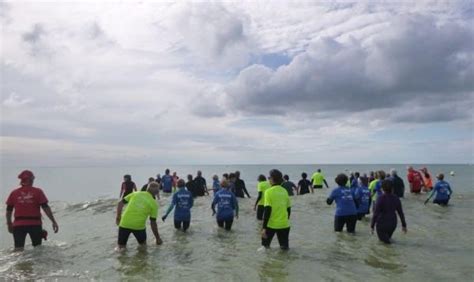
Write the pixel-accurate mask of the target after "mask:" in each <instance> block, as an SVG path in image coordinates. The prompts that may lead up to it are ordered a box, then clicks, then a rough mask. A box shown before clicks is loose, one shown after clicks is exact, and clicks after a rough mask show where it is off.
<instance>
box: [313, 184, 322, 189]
mask: <svg viewBox="0 0 474 282" xmlns="http://www.w3.org/2000/svg"><path fill="white" fill-rule="evenodd" d="M313 188H314V189H321V188H323V185H313Z"/></svg>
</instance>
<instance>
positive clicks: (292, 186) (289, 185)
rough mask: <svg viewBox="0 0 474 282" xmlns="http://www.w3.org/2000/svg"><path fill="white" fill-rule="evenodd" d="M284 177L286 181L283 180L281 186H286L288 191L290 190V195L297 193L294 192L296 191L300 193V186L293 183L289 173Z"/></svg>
mask: <svg viewBox="0 0 474 282" xmlns="http://www.w3.org/2000/svg"><path fill="white" fill-rule="evenodd" d="M283 179H284V181H283V183H282V184H281V186H282V187H283V188H285V189H286V191H288V195H289V196H294V195H295V193H294V192H296V193H297V194H298V187H296V185H295V183H293V182H291V181H290V177H289V176H288V174H285V175H284V176H283ZM293 191H294V192H293Z"/></svg>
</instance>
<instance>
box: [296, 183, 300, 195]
mask: <svg viewBox="0 0 474 282" xmlns="http://www.w3.org/2000/svg"><path fill="white" fill-rule="evenodd" d="M300 191H301V182H298V188H297V190H296V195H299V194H300Z"/></svg>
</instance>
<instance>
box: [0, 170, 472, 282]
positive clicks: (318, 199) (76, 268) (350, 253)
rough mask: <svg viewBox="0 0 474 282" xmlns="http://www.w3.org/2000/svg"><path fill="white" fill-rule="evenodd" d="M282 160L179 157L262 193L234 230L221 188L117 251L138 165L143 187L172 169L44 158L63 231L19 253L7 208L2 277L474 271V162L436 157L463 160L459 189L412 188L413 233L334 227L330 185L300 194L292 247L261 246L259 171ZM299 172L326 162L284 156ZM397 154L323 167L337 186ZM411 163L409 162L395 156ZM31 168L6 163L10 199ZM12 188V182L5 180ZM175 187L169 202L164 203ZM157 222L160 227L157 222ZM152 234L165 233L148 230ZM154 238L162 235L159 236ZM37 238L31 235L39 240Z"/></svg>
mask: <svg viewBox="0 0 474 282" xmlns="http://www.w3.org/2000/svg"><path fill="white" fill-rule="evenodd" d="M272 167H273V166H201V167H197V166H195V167H193V166H179V167H174V168H173V167H171V170H172V171H173V170H176V171H177V172H178V173H179V174H180V175H185V174H187V173H195V171H196V170H197V169H202V170H203V173H204V175H205V176H206V178H207V179H208V181H209V180H210V176H211V175H212V174H214V173H218V174H219V175H221V174H222V173H223V172H224V171H234V170H236V169H238V170H240V171H241V172H242V176H243V178H244V180H246V182H247V186H248V188H249V190H250V191H251V194H252V195H253V196H254V197H253V198H252V199H243V200H240V202H239V204H240V206H241V213H240V218H239V219H238V220H236V221H235V223H234V226H233V230H232V231H231V232H225V231H223V230H218V229H217V228H216V224H215V222H214V218H213V217H211V211H210V207H209V206H210V201H211V198H210V197H202V198H198V199H197V200H196V202H195V207H193V209H192V222H191V228H190V230H189V232H188V233H187V234H183V233H181V232H176V231H175V230H174V228H173V223H172V217H171V216H170V217H169V219H168V221H167V222H165V223H163V222H161V221H160V222H159V225H158V227H159V231H160V233H161V236H162V238H163V240H164V244H163V245H162V246H154V245H149V246H148V248H147V249H146V250H141V249H139V248H137V244H136V242H135V239H134V238H133V236H132V237H130V240H129V248H128V250H127V252H125V253H117V252H115V251H114V247H115V242H116V236H117V227H116V226H115V223H114V218H115V207H116V203H117V196H118V190H119V186H120V181H121V176H122V175H123V174H125V173H131V174H132V175H133V177H134V180H135V181H136V183H137V186H141V185H142V184H143V183H142V182H145V180H146V179H147V177H149V176H153V175H155V174H156V173H157V172H160V171H162V170H164V169H165V168H164V167H163V168H151V167H132V168H38V169H35V170H34V171H35V173H36V175H37V183H36V184H37V186H39V187H42V188H43V189H44V190H45V192H46V193H47V195H48V197H49V198H50V200H51V201H52V207H53V210H54V212H55V215H56V218H57V219H58V222H59V224H60V232H59V233H58V234H51V233H52V232H51V227H50V223H49V221H48V220H47V219H45V222H46V224H45V227H46V229H48V230H49V231H50V236H49V240H48V241H47V242H45V243H44V245H43V246H41V247H38V248H35V249H33V248H32V247H31V246H30V247H27V248H26V251H25V252H23V253H13V252H12V245H13V240H12V238H11V235H10V234H8V233H7V231H6V227H5V219H4V218H3V217H2V218H1V221H0V224H1V226H3V228H1V231H0V238H1V242H0V279H2V280H4V279H7V280H9V279H19V280H20V279H21V280H24V279H46V280H52V279H59V280H68V281H71V280H92V279H96V280H118V279H123V280H138V279H145V280H152V279H153V280H156V279H159V280H162V281H177V280H179V281H182V280H185V279H187V280H200V281H202V280H231V281H256V280H263V281H265V280H275V281H353V280H359V281H361V280H364V281H421V280H427V281H433V280H434V281H447V280H452V281H473V278H474V277H473V275H474V271H473V267H474V247H473V246H474V239H473V238H474V237H473V223H474V222H473V219H472V217H473V215H474V214H473V207H474V193H473V189H472V188H473V180H474V179H473V169H472V166H467V165H465V166H460V165H458V166H456V165H437V166H428V168H429V169H430V170H431V171H432V172H433V173H436V172H438V171H444V172H449V171H455V172H456V176H455V177H448V179H447V180H448V181H449V182H450V183H451V185H452V187H453V189H454V193H455V194H454V197H453V199H452V200H451V203H452V204H451V205H450V206H449V207H447V208H442V207H438V206H435V205H432V204H430V205H427V206H424V205H423V201H424V199H425V198H426V195H421V196H414V195H407V198H405V199H404V200H403V202H402V203H403V207H404V210H405V214H406V217H407V223H408V234H406V235H403V234H402V233H401V230H399V229H397V231H396V232H395V235H394V240H395V243H394V244H393V245H391V246H385V245H382V244H380V243H379V242H378V240H377V238H376V236H372V235H370V232H369V224H368V221H367V220H366V221H362V222H359V223H358V224H357V228H356V231H357V233H356V235H355V236H352V235H349V234H346V233H342V234H335V233H334V232H333V215H334V206H327V205H326V203H325V199H326V197H327V194H328V192H329V190H327V189H324V190H319V191H316V193H315V194H314V195H304V196H298V197H293V198H292V200H293V209H292V219H291V225H292V226H291V233H290V248H291V249H290V250H289V251H288V252H281V251H279V250H278V248H277V246H278V242H277V240H276V238H275V240H274V242H273V244H272V247H273V248H272V249H270V250H264V251H262V250H259V248H260V238H259V230H260V226H259V223H258V222H257V220H256V219H255V214H254V211H253V204H254V201H255V195H256V191H255V190H256V189H255V185H256V177H257V175H258V174H260V173H264V174H267V173H268V171H269V169H270V168H272ZM276 167H277V168H280V169H281V170H282V171H284V172H285V173H288V174H289V175H290V178H292V180H294V181H297V180H298V179H299V177H298V176H299V174H300V173H301V172H303V171H306V172H308V173H312V172H313V171H314V170H315V169H316V168H317V166H276ZM391 167H392V166H389V165H382V166H377V165H364V166H361V165H345V166H336V165H331V166H329V165H326V166H321V168H322V169H323V171H324V172H326V176H327V178H328V180H330V181H328V182H329V183H330V185H332V184H334V182H333V181H332V179H333V178H334V176H335V175H336V174H337V173H338V172H343V171H344V170H345V169H349V170H353V171H361V172H366V171H369V170H372V169H377V168H382V169H385V170H388V169H390V168H391ZM395 167H396V168H397V169H398V170H399V171H402V172H403V171H404V168H405V166H400V165H398V166H395ZM19 170H20V169H15V168H4V169H2V174H3V176H2V190H1V193H2V199H6V196H7V195H8V193H9V191H10V190H11V188H13V187H15V185H16V182H17V180H16V179H15V176H16V175H17V173H18V171H19ZM5 187H10V188H7V189H5ZM169 200H170V199H169V198H162V199H161V200H160V201H159V205H160V213H161V212H162V211H163V210H164V209H165V208H166V207H167V206H168V203H169ZM148 230H149V229H148ZM148 236H149V238H153V235H152V233H151V231H148ZM149 241H150V243H151V240H149ZM27 242H28V244H29V240H28V239H27Z"/></svg>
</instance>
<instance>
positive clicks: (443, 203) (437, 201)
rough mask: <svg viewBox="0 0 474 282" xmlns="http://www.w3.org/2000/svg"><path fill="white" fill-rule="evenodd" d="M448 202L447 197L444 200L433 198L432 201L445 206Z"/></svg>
mask: <svg viewBox="0 0 474 282" xmlns="http://www.w3.org/2000/svg"><path fill="white" fill-rule="evenodd" d="M448 202H449V199H446V200H436V199H435V200H434V201H433V203H434V204H438V205H440V206H447V205H448Z"/></svg>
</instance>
